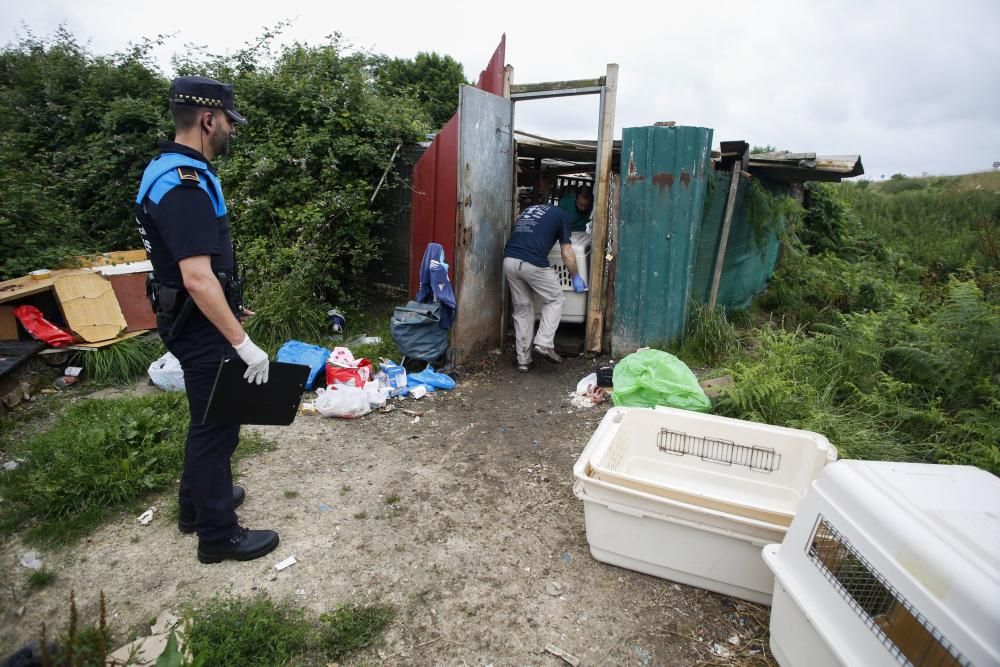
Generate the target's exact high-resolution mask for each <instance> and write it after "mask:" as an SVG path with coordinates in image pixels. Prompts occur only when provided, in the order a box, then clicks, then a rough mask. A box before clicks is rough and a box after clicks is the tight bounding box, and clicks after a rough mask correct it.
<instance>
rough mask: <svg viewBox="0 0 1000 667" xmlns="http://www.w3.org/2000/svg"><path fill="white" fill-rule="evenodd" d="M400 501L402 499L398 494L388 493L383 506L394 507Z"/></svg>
mask: <svg viewBox="0 0 1000 667" xmlns="http://www.w3.org/2000/svg"><path fill="white" fill-rule="evenodd" d="M400 500H402V498H401V497H400V495H399V494H398V493H390V494H389V495H387V496H386V497H385V504H386V505H395V504H396V503H398V502H399V501H400Z"/></svg>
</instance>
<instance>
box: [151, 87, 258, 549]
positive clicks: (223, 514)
mask: <svg viewBox="0 0 1000 667" xmlns="http://www.w3.org/2000/svg"><path fill="white" fill-rule="evenodd" d="M170 115H171V116H172V117H173V121H174V127H175V136H174V141H170V142H163V143H161V144H160V154H159V155H158V156H157V157H155V158H153V160H152V161H150V163H149V165H148V166H147V167H146V171H145V173H143V176H142V183H141V184H140V186H139V193H138V195H137V196H136V200H135V203H136V221H137V222H138V223H139V234H140V235H141V237H142V243H143V246H144V247H145V248H146V252H147V254H148V255H149V258H150V260H151V261H152V264H153V276H152V279H151V281H150V285H149V287H150V289H149V292H150V298H151V300H152V301H153V308H154V310H155V311H156V313H157V317H156V323H157V328H158V329H159V332H160V337H161V338H162V339H163V342H164V343H165V344H166V346H167V349H169V350H170V351H171V352H172V353H173V354H174V356H176V357H177V358H178V359H179V360H180V363H181V366H182V367H183V369H184V384H185V388H186V390H187V397H188V405H189V406H190V408H191V424H190V426H189V427H188V435H187V443H186V445H185V449H184V472H183V474H182V476H181V482H180V493H179V496H180V519H179V521H178V528H179V529H180V531H181V532H183V533H192V532H197V534H198V560H199V561H201V562H202V563H218V562H220V561H222V560H224V559H227V558H231V559H236V560H252V559H254V558H260V557H261V556H264V555H265V554H267V553H269V552H271V551H273V550H274V548H275V547H277V546H278V534H277V533H276V532H274V531H272V530H247V529H246V528H242V527H240V525H239V523H238V522H237V519H236V512H235V508H236V507H237V506H239V504H240V503H241V502H242V501H243V498H244V495H245V494H244V491H243V489H242V488H240V487H238V486H233V475H232V467H231V458H232V455H233V452H234V451H235V450H236V445H237V444H238V442H239V434H240V425H239V424H238V423H231V424H213V425H202V424H201V423H200V422H201V418H202V415H204V414H205V409H206V407H207V405H208V399H209V396H210V394H211V391H212V385H213V383H214V381H215V376H216V373H217V372H218V369H219V363H220V361H221V360H222V359H230V358H233V357H235V356H239V357H240V359H242V360H243V361H244V363H246V365H247V369H246V372H245V374H244V377H245V378H246V379H247V381H248V382H254V383H257V384H261V383H263V382H267V376H268V364H269V362H268V357H267V353H265V352H264V351H263V350H261V349H260V348H259V347H257V346H256V345H255V344H254V343H253V341H251V340H250V337H249V336H248V335H247V334H246V332H245V331H244V330H243V326H242V325H241V321H242V320H243V319H244V318H245V317H248V316H250V315H252V314H253V313H252V312H250V311H248V310H245V309H244V308H243V304H242V284H241V282H240V281H239V280H238V277H237V275H236V260H235V252H234V250H233V242H232V237H231V234H230V230H229V217H228V214H227V208H226V202H225V199H224V197H223V194H222V185H221V183H220V182H219V178H218V176H217V175H216V172H215V168H214V167H213V166H212V164H211V161H212V160H213V159H214V158H216V157H219V156H222V155H225V154H226V152H227V149H228V147H229V141H230V139H232V137H234V136H235V135H236V126H237V125H242V124H243V123H245V122H246V119H245V118H244V117H243V116H241V115H240V114H239V113H238V112H237V111H236V108H235V106H234V105H233V87H232V85H230V84H223V83H219V82H218V81H215V80H213V79H208V78H205V77H200V76H184V77H179V78H177V79H174V81H173V83H172V85H171V87H170Z"/></svg>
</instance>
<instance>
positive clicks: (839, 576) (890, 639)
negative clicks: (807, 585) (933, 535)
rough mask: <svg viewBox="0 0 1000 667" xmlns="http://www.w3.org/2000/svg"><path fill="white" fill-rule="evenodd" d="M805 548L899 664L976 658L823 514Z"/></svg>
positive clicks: (928, 665)
mask: <svg viewBox="0 0 1000 667" xmlns="http://www.w3.org/2000/svg"><path fill="white" fill-rule="evenodd" d="M807 553H808V556H809V558H810V559H811V560H812V561H813V563H815V564H816V566H817V567H818V568H819V569H820V571H821V572H822V573H823V576H824V577H825V578H826V580H827V581H829V582H830V583H831V584H832V585H833V586H834V587H835V588H836V589H837V592H838V593H840V596H841V597H842V598H844V600H845V601H846V602H847V604H848V605H849V606H850V608H851V609H852V610H853V611H854V612H855V613H856V614H857V615H858V616H859V617H860V618H861V620H862V621H863V622H864V624H865V625H866V626H867V627H868V629H869V630H871V631H872V633H873V634H874V635H875V636H876V637H877V638H878V639H879V641H881V642H882V645H883V646H885V648H886V650H887V651H889V653H891V654H892V655H893V657H895V658H896V660H897V661H899V663H900V664H902V665H914V666H915V667H951V666H952V665H960V666H962V667H965V666H967V665H971V664H972V663H970V662H969V661H968V660H967V659H966V658H965V657H964V656H962V654H961V652H959V651H958V649H957V648H955V647H954V646H953V645H952V644H951V643H950V642H949V641H948V640H947V639H945V637H944V636H942V635H941V633H940V632H939V631H938V630H937V628H935V627H934V626H933V625H932V624H931V623H930V622H929V621H928V620H927V618H926V617H925V616H924V615H923V614H921V613H920V612H919V611H917V610H916V609H915V608H914V607H913V605H911V604H910V603H909V602H907V601H906V599H905V598H903V596H902V595H900V593H899V591H898V590H896V589H895V588H894V587H893V586H892V585H891V584H890V583H889V582H888V581H887V580H886V579H885V577H883V576H882V575H881V574H880V573H879V572H878V571H877V570H875V568H874V567H873V566H872V564H871V563H870V562H868V560H867V559H866V558H865V557H864V556H862V555H861V553H860V552H859V551H858V550H857V549H855V548H854V547H853V546H852V545H851V543H850V542H849V541H848V540H847V539H846V538H845V537H844V536H843V535H842V534H841V533H840V532H838V531H837V529H836V528H834V527H833V526H832V525H830V523H829V522H828V521H827V520H826V519H825V518H824V517H823V516H820V517H819V519H818V520H817V522H816V528H815V529H814V530H813V538H812V540H811V541H810V543H809V547H808V552H807Z"/></svg>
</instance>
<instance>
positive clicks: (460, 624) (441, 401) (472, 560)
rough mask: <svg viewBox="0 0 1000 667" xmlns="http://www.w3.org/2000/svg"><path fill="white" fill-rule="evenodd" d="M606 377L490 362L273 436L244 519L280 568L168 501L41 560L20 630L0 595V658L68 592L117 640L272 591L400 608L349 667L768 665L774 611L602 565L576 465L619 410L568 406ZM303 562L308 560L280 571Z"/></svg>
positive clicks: (316, 603) (314, 604) (308, 600)
mask: <svg viewBox="0 0 1000 667" xmlns="http://www.w3.org/2000/svg"><path fill="white" fill-rule="evenodd" d="M605 361H606V360H604V359H588V358H582V357H581V358H575V359H568V360H567V361H566V362H565V363H563V364H562V365H558V366H556V365H551V364H544V363H538V364H536V368H535V369H534V371H533V372H532V373H529V374H528V375H520V374H518V373H516V372H515V370H514V368H513V366H512V364H511V363H510V361H509V359H508V358H507V355H504V356H502V357H491V358H489V359H488V360H487V361H484V362H483V363H482V364H481V367H480V368H478V369H476V372H475V373H473V374H471V375H467V376H465V377H463V378H462V381H461V382H460V384H459V386H458V388H457V389H456V390H455V391H452V392H437V393H435V394H431V395H429V396H428V397H426V398H424V399H421V400H419V401H416V400H413V399H407V400H405V401H403V402H398V401H397V402H396V403H395V405H396V406H397V409H396V410H394V411H393V412H389V413H385V414H379V413H373V414H370V415H368V416H366V417H363V418H361V419H358V420H352V421H341V420H335V419H324V418H322V417H318V416H300V417H298V418H297V419H296V420H295V422H294V423H293V424H292V425H291V426H289V427H263V428H261V431H262V432H263V433H264V434H265V435H266V436H267V437H268V438H270V439H272V440H274V441H275V442H276V443H277V447H276V448H274V449H273V450H272V451H269V452H266V453H264V454H261V455H258V456H254V457H250V458H247V459H244V460H242V461H241V462H240V463H239V464H238V466H237V469H238V474H239V481H240V484H242V485H243V486H245V488H246V489H247V500H246V503H245V504H244V505H243V507H241V508H240V510H239V514H240V519H241V522H242V523H243V524H244V525H247V526H249V527H251V528H265V527H266V528H275V529H277V530H278V531H279V533H280V535H281V545H280V546H279V547H278V549H277V551H276V552H275V553H273V554H271V555H270V556H268V557H266V558H264V559H261V560H258V561H253V562H249V563H236V562H225V563H222V564H218V565H202V564H200V563H198V562H197V560H196V558H195V547H196V538H195V537H193V536H184V535H181V534H180V533H178V531H177V528H176V523H175V519H174V517H173V516H172V514H171V512H170V511H169V508H170V507H171V506H172V504H173V501H172V499H171V497H170V496H169V494H164V495H163V496H161V497H159V498H157V499H156V500H154V501H153V502H154V504H156V505H157V506H158V507H160V508H163V509H164V510H165V511H162V512H159V513H157V515H156V516H155V518H154V520H153V522H152V523H151V524H150V525H149V526H146V527H142V526H140V525H139V524H138V523H137V521H136V517H135V516H132V515H127V516H126V515H122V516H121V517H120V518H119V519H117V520H115V521H112V522H111V523H109V524H107V525H105V526H104V527H102V528H101V529H99V530H97V531H96V532H94V533H93V534H92V536H91V537H90V538H89V539H87V540H85V541H84V542H82V543H80V544H79V545H77V546H74V547H71V548H67V549H63V550H60V551H56V552H42V553H40V554H39V555H40V557H41V559H42V561H43V562H44V563H45V565H46V567H47V568H48V569H50V570H52V571H54V572H55V573H57V579H56V581H55V583H54V584H52V585H51V586H49V587H48V588H45V589H42V590H41V591H38V592H36V593H34V594H31V595H30V596H29V597H27V598H23V597H22V600H21V604H23V605H24V607H25V609H24V614H23V616H21V617H18V616H17V615H16V613H15V610H16V607H18V606H19V605H16V604H14V603H13V601H12V599H11V595H10V593H9V591H3V592H0V605H2V607H3V608H2V609H0V655H2V654H6V653H8V652H10V651H11V650H13V649H14V648H16V647H17V646H19V645H20V644H21V643H23V642H25V641H28V640H30V639H33V638H37V636H38V634H39V628H40V625H41V623H42V621H46V622H48V623H49V624H50V625H51V624H56V625H57V626H59V627H64V626H65V623H66V622H67V619H68V613H67V611H66V609H67V603H66V600H67V599H68V596H69V592H70V590H71V589H73V590H75V592H76V596H77V600H78V602H79V605H80V609H81V618H84V619H87V618H90V619H94V618H96V617H97V611H96V609H97V604H98V602H97V597H98V591H100V590H103V591H104V592H105V594H106V595H107V597H108V599H109V609H110V613H109V616H110V622H111V624H112V629H113V630H114V632H115V638H116V640H121V641H120V642H119V643H124V641H125V640H126V639H130V638H131V633H133V632H135V631H137V630H140V629H145V628H143V626H144V625H146V624H148V623H149V622H150V620H151V619H153V618H154V617H156V615H157V614H158V613H159V612H161V611H163V610H174V611H176V610H178V609H179V608H180V607H181V606H182V605H184V604H187V603H191V602H194V603H197V601H199V600H205V599H209V598H211V596H213V595H215V594H223V595H247V594H251V593H253V592H255V591H266V592H267V593H268V594H269V595H270V596H272V597H274V598H276V599H282V598H290V599H292V600H293V601H294V602H295V603H296V604H298V605H300V606H302V607H304V608H306V609H307V610H310V611H312V612H316V613H320V612H323V611H327V610H331V609H333V608H334V607H335V606H336V605H337V604H340V603H345V602H359V603H388V604H391V605H393V606H394V607H395V608H396V610H397V616H396V621H395V622H394V624H393V625H392V626H391V628H390V629H389V631H388V633H387V635H386V637H385V642H384V643H383V644H382V645H381V646H380V647H378V649H376V650H370V651H368V652H365V653H362V654H360V655H356V656H353V657H352V658H351V659H349V660H348V661H347V663H346V664H387V665H490V664H492V665H496V666H499V665H553V666H556V665H561V664H565V663H563V662H562V660H561V659H560V658H557V657H556V656H554V655H552V654H550V653H548V652H546V651H545V647H546V645H550V644H551V645H554V646H556V647H558V648H560V649H562V650H563V651H566V652H568V653H570V654H572V655H574V656H577V657H578V658H579V659H580V664H582V665H642V666H646V665H694V664H705V663H713V664H745V663H747V662H754V663H766V662H769V655H770V650H769V648H768V647H767V646H766V629H765V628H763V627H761V625H760V621H763V623H765V624H766V622H767V611H766V609H765V608H762V607H758V606H755V605H751V604H748V603H744V602H741V601H738V600H733V599H730V598H726V597H724V596H720V595H716V594H714V593H709V592H707V591H703V590H700V589H696V588H691V587H687V586H683V585H679V584H675V583H673V582H670V581H665V580H662V579H657V578H654V577H650V576H646V575H642V574H639V573H636V572H632V571H629V570H624V569H620V568H617V567H613V566H609V565H605V564H603V563H600V562H598V561H597V560H595V559H594V558H593V557H592V556H591V555H590V552H589V549H588V545H587V537H586V532H585V526H584V520H583V504H582V502H581V501H580V500H578V499H577V498H576V497H575V496H574V495H573V491H572V486H573V474H572V467H573V463H574V462H575V461H576V459H577V458H578V456H579V455H580V453H581V451H582V450H583V448H584V446H585V445H586V443H587V441H588V440H589V438H590V435H591V434H592V432H593V431H594V429H595V428H596V426H597V424H598V423H599V422H600V420H601V418H602V417H603V415H604V413H605V411H606V410H607V407H608V406H609V405H610V404H604V405H599V406H594V407H591V408H578V407H574V406H573V405H572V403H571V402H570V395H571V392H572V391H573V389H574V388H575V386H576V383H577V381H578V380H579V379H580V378H582V377H583V376H584V375H586V374H587V373H589V372H591V371H592V370H594V369H596V368H597V367H598V366H600V365H601V364H602V363H603V362H605ZM403 407H405V408H407V409H409V410H418V411H423V412H425V414H424V415H423V417H421V418H420V419H419V420H417V419H415V418H414V417H413V416H411V415H407V414H405V413H404V412H402V410H401V409H399V408H403ZM393 496H396V497H398V498H393ZM387 499H388V500H393V501H394V502H391V503H387ZM678 548H682V547H680V546H679V547H678ZM24 551H25V547H24V546H23V545H22V544H21V543H20V542H19V540H17V539H8V540H6V541H5V542H4V543H3V544H2V545H0V567H2V568H3V569H4V570H5V571H6V572H8V573H14V575H16V576H20V577H22V578H23V576H24V575H23V574H19V572H20V573H23V572H24V570H23V568H21V567H20V565H19V563H18V561H19V559H20V556H21V554H22V553H23V552H24ZM292 555H294V556H295V558H296V559H297V560H298V563H297V564H296V565H294V566H292V567H291V568H289V569H286V570H284V571H282V572H280V573H278V572H276V571H275V569H274V565H275V563H277V562H279V561H280V560H282V559H284V558H286V557H288V556H292ZM147 627H148V626H147Z"/></svg>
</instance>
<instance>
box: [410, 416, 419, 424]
mask: <svg viewBox="0 0 1000 667" xmlns="http://www.w3.org/2000/svg"><path fill="white" fill-rule="evenodd" d="M410 423H411V424H419V423H420V415H417V416H416V417H414V418H413V421H411V422H410Z"/></svg>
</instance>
